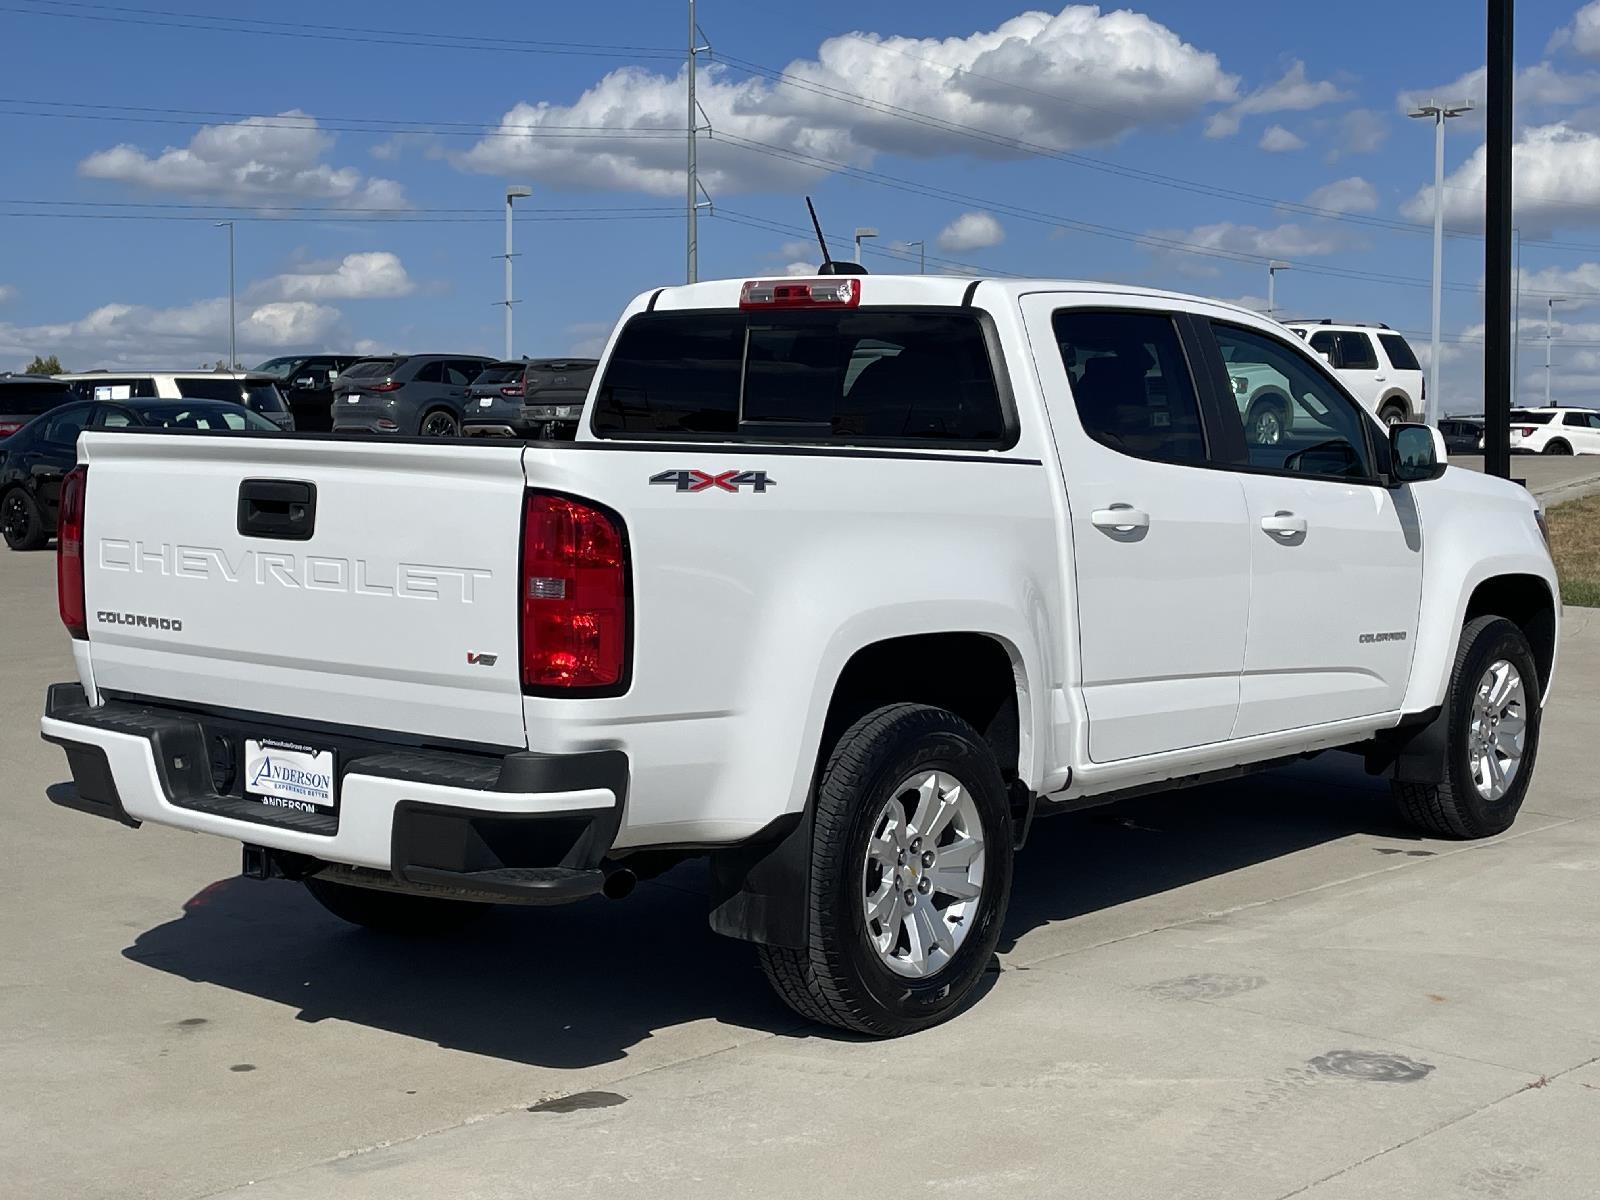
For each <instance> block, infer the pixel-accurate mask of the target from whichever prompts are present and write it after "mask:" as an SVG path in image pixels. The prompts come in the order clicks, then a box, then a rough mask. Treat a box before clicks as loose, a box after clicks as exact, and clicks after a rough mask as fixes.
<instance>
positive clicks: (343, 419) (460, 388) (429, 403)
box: [333, 354, 494, 437]
mask: <svg viewBox="0 0 1600 1200" xmlns="http://www.w3.org/2000/svg"><path fill="white" fill-rule="evenodd" d="M493 362H494V360H493V359H492V358H478V357H474V356H473V355H470V354H406V355H399V356H395V357H390V358H364V359H362V360H361V361H359V362H357V363H355V364H353V365H352V366H350V367H349V368H347V369H346V370H345V371H344V372H343V373H342V374H341V375H340V376H339V378H338V379H337V380H335V381H334V385H333V432H335V433H394V434H409V435H411V436H413V437H456V436H458V435H459V434H460V433H461V418H462V416H463V414H464V413H465V411H466V406H467V388H468V386H469V385H470V384H471V383H472V381H473V380H474V379H476V378H477V377H478V374H479V372H481V371H482V370H483V369H484V368H485V367H487V366H489V365H490V364H491V363H493Z"/></svg>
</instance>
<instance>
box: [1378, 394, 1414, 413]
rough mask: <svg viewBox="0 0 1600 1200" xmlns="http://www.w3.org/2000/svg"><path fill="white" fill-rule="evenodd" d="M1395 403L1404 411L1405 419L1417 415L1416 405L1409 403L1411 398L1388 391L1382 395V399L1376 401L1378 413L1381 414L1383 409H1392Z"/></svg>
mask: <svg viewBox="0 0 1600 1200" xmlns="http://www.w3.org/2000/svg"><path fill="white" fill-rule="evenodd" d="M1396 403H1398V404H1399V405H1400V407H1401V408H1403V409H1405V415H1406V417H1407V418H1411V417H1415V416H1416V415H1417V408H1416V405H1414V404H1412V403H1411V397H1410V396H1408V395H1406V394H1405V393H1404V392H1402V391H1398V390H1392V391H1388V392H1385V393H1384V394H1383V397H1382V398H1381V399H1380V400H1379V401H1378V412H1379V413H1380V414H1381V413H1382V412H1383V410H1384V409H1386V408H1393V407H1394V406H1395V404H1396Z"/></svg>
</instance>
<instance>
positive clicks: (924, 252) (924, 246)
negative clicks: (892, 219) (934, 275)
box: [906, 241, 928, 275]
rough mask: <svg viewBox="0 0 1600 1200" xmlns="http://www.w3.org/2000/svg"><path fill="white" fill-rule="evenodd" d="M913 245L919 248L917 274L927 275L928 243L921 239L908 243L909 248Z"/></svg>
mask: <svg viewBox="0 0 1600 1200" xmlns="http://www.w3.org/2000/svg"><path fill="white" fill-rule="evenodd" d="M913 246H915V247H916V248H917V274H918V275H926V274H927V273H928V243H927V242H921V241H918V242H907V243H906V249H907V250H909V249H911V247H913Z"/></svg>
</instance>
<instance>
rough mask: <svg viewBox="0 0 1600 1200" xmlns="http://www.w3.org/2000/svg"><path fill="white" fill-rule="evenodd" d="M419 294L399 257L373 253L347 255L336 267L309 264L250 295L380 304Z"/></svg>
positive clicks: (259, 286)
mask: <svg viewBox="0 0 1600 1200" xmlns="http://www.w3.org/2000/svg"><path fill="white" fill-rule="evenodd" d="M416 290H417V285H416V284H415V283H413V282H412V280H411V277H410V276H409V275H407V274H406V268H405V264H404V263H402V262H401V261H400V256H399V255H397V254H392V253H390V252H389V251H387V250H372V251H367V252H365V253H360V254H346V255H345V256H344V258H342V259H341V260H339V261H338V262H336V263H307V264H305V265H304V266H302V267H300V268H298V269H296V270H294V271H290V272H287V273H285V274H282V275H274V276H273V277H272V278H271V279H264V280H262V281H260V282H259V283H256V284H253V285H252V286H251V288H250V290H249V294H250V295H252V296H257V297H261V298H263V299H266V298H272V299H278V300H378V299H391V298H393V297H396V296H409V295H410V294H411V293H412V292H414V291H416Z"/></svg>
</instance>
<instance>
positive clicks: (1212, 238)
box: [1150, 221, 1352, 258]
mask: <svg viewBox="0 0 1600 1200" xmlns="http://www.w3.org/2000/svg"><path fill="white" fill-rule="evenodd" d="M1150 236H1152V237H1158V238H1166V239H1167V240H1169V241H1179V242H1185V243H1187V244H1189V245H1192V246H1199V247H1202V248H1204V249H1208V250H1217V251H1223V252H1226V253H1229V254H1248V255H1252V256H1255V257H1260V258H1314V257H1317V256H1319V255H1325V254H1337V253H1339V252H1341V251H1344V250H1349V249H1351V248H1352V245H1351V241H1350V239H1349V237H1348V236H1347V235H1346V234H1345V233H1343V232H1342V231H1341V230H1338V229H1333V228H1329V229H1321V228H1316V227H1307V226H1304V225H1296V224H1293V223H1292V222H1291V223H1289V224H1286V225H1276V226H1273V227H1272V228H1269V229H1263V228H1261V227H1259V226H1255V225H1235V224H1234V223H1233V222H1231V221H1218V222H1217V223H1216V224H1214V225H1200V226H1197V227H1196V228H1194V229H1153V230H1151V231H1150ZM1173 253H1179V254H1181V253H1182V252H1181V251H1173ZM1186 257H1187V256H1186Z"/></svg>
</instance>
